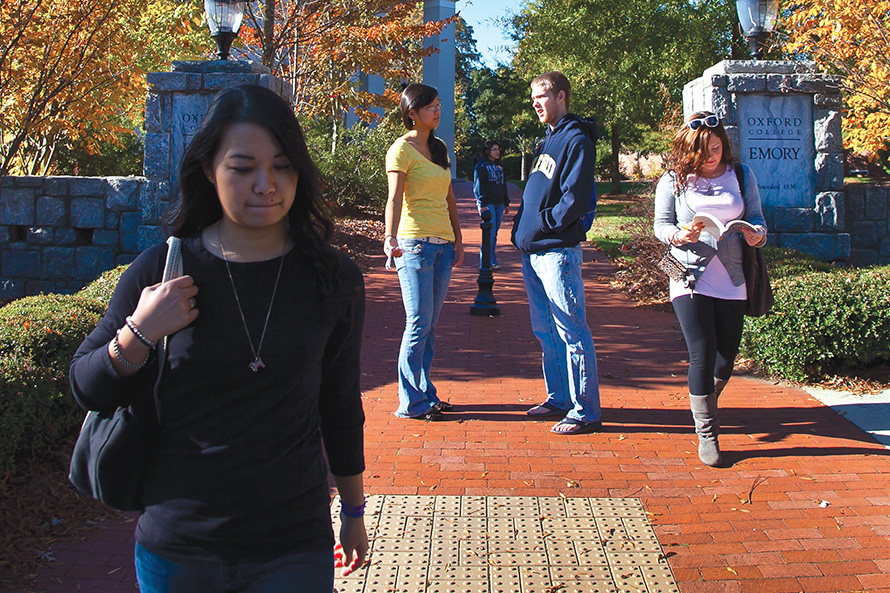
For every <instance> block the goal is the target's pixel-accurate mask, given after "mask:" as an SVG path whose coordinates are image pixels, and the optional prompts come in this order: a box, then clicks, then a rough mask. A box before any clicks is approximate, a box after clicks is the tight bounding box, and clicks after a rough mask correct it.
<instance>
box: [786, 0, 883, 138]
mask: <svg viewBox="0 0 890 593" xmlns="http://www.w3.org/2000/svg"><path fill="white" fill-rule="evenodd" d="M784 13H785V14H787V15H788V16H787V18H786V19H784V22H783V23H782V33H783V34H784V36H785V37H784V49H785V51H787V52H789V53H791V54H792V55H795V56H799V57H804V58H809V59H813V60H815V61H816V62H817V63H818V64H819V66H820V67H821V68H822V69H824V70H825V71H827V72H829V73H834V74H839V75H841V77H842V78H841V85H842V92H843V94H844V100H845V107H846V112H845V114H844V120H843V131H844V145H845V146H846V147H848V148H850V149H852V150H854V151H861V152H868V153H879V152H882V151H886V150H888V149H890V146H888V144H890V1H887V0H803V1H801V0H795V1H793V2H788V3H786V5H785V6H784Z"/></svg>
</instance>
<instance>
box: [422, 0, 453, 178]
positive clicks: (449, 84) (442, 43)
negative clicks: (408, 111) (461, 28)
mask: <svg viewBox="0 0 890 593" xmlns="http://www.w3.org/2000/svg"><path fill="white" fill-rule="evenodd" d="M455 3H456V0H424V3H423V20H424V22H430V21H440V20H443V19H447V18H449V17H452V16H454V12H455ZM454 35H455V31H454V24H453V23H452V24H450V25H448V26H447V27H445V28H444V29H443V30H442V32H441V33H440V34H439V37H438V38H429V39H425V40H424V42H423V45H424V47H430V46H431V45H432V46H434V47H436V48H438V50H439V51H438V52H436V53H434V54H432V55H431V56H429V57H426V58H424V59H423V83H424V84H427V85H429V86H432V87H436V89H437V90H438V91H439V99H441V100H442V115H441V118H440V119H439V128H438V129H437V130H436V135H437V136H438V137H439V138H441V139H442V140H444V141H445V144H447V145H448V152H449V155H450V157H451V174H452V176H454V173H455V170H456V168H455V167H456V165H457V163H456V162H455V158H454V76H455V73H454V61H455V50H454V47H455V44H454Z"/></svg>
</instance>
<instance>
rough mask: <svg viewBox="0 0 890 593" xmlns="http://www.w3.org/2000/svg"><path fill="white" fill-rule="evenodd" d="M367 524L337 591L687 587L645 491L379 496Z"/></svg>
mask: <svg viewBox="0 0 890 593" xmlns="http://www.w3.org/2000/svg"><path fill="white" fill-rule="evenodd" d="M339 511H340V502H339V500H334V504H333V505H332V506H331V516H332V518H333V521H334V529H335V532H336V531H337V530H339ZM365 524H366V525H367V527H368V536H369V537H370V539H371V551H370V554H369V558H368V562H367V563H366V565H365V567H364V568H363V569H361V570H360V571H358V572H357V573H356V574H353V575H350V576H349V577H346V578H342V577H340V576H337V577H336V581H335V586H334V589H335V592H337V593H484V592H486V591H488V592H491V593H678V592H679V589H678V588H677V585H676V582H675V581H674V577H673V575H672V574H671V570H670V567H669V566H668V564H667V561H666V560H665V559H664V557H663V553H662V550H661V546H660V545H659V543H658V539H657V538H656V537H655V532H654V531H653V529H652V527H651V526H650V525H649V521H648V520H647V518H646V513H645V511H644V510H643V505H642V503H641V502H640V500H639V499H637V498H561V497H530V496H527V497H507V496H387V495H380V496H371V497H369V498H368V502H367V506H366V509H365Z"/></svg>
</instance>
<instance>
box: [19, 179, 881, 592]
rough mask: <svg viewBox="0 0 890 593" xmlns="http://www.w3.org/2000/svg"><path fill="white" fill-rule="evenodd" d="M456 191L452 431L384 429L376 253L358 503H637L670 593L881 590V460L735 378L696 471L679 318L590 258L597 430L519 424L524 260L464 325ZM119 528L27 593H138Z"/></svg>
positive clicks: (805, 411) (785, 396) (389, 341)
mask: <svg viewBox="0 0 890 593" xmlns="http://www.w3.org/2000/svg"><path fill="white" fill-rule="evenodd" d="M455 189H456V190H457V193H458V196H459V202H460V203H461V212H462V220H463V221H464V224H463V226H464V228H465V231H464V232H465V239H466V242H467V243H468V245H469V247H468V251H469V253H468V257H467V262H466V263H465V264H464V266H463V267H461V268H459V269H457V270H456V272H455V275H454V278H453V280H452V285H451V290H450V292H449V294H448V298H447V301H446V303H445V307H444V309H443V311H442V316H441V320H440V323H439V328H438V335H439V339H438V343H437V358H436V360H435V362H434V378H435V379H436V384H437V386H438V388H439V394H440V396H441V397H442V399H446V400H450V401H451V402H452V403H453V404H455V406H456V413H454V414H452V415H451V416H452V417H453V418H454V420H453V421H451V422H442V423H424V422H417V421H409V420H402V419H399V418H396V417H395V416H393V415H392V412H393V410H394V409H395V407H396V390H395V360H396V357H397V352H398V347H399V340H400V336H401V332H402V329H403V324H404V314H403V310H402V305H401V298H400V293H399V287H398V279H397V277H396V276H395V274H388V273H386V272H384V271H383V269H382V257H381V262H380V263H381V266H380V267H379V268H378V271H375V272H373V273H371V274H369V275H368V276H367V277H366V279H365V281H366V284H367V294H368V317H367V323H366V326H365V350H364V362H363V365H364V366H363V370H364V379H365V381H364V386H363V388H364V392H365V411H366V414H367V425H366V430H365V435H366V458H367V472H366V484H367V490H368V493H369V494H380V495H427V496H428V495H461V496H476V495H486V496H534V497H563V496H564V497H596V498H639V499H640V500H641V502H642V505H643V508H644V509H645V511H646V513H647V516H648V518H649V522H650V523H651V524H652V526H653V527H654V530H655V533H656V535H657V537H658V541H659V542H660V544H661V546H662V548H663V550H664V551H665V553H666V554H667V555H668V558H667V561H668V563H669V565H670V568H671V570H672V572H673V576H674V578H675V579H676V581H677V584H678V585H679V589H680V591H682V592H683V593H694V592H699V591H708V592H724V591H726V592H735V591H789V592H794V591H806V592H817V591H826V592H839V591H869V592H877V591H890V538H888V535H890V513H888V510H890V458H888V451H887V449H885V448H884V447H882V446H881V445H879V444H878V443H876V442H875V441H874V440H873V439H872V438H870V437H869V436H868V435H867V434H866V433H864V432H863V431H862V430H860V429H859V428H857V427H856V426H854V425H853V424H851V423H849V422H848V421H847V420H845V419H843V418H842V417H840V416H838V415H837V414H836V413H835V412H834V411H832V410H831V409H829V408H827V407H825V406H824V405H823V404H821V403H820V402H818V401H817V400H816V399H814V398H813V397H811V396H809V395H808V394H806V393H805V392H804V391H802V390H800V389H796V388H792V387H786V386H782V385H774V384H772V383H768V382H763V381H759V380H754V379H748V378H743V377H738V378H735V379H733V381H732V382H731V383H730V384H729V387H727V389H726V391H725V393H724V395H723V396H722V397H721V400H720V401H721V408H722V424H723V426H724V429H723V436H722V437H721V445H722V449H723V450H724V451H725V453H724V456H725V457H726V458H727V460H728V461H729V462H730V463H731V466H730V467H728V468H725V469H712V468H708V467H706V466H703V465H702V464H701V463H700V462H699V461H698V457H697V455H696V453H695V451H696V445H695V437H694V435H693V433H692V426H691V425H692V421H691V415H690V413H689V411H688V408H687V398H686V390H685V365H684V359H685V357H686V351H685V348H684V344H683V340H682V336H681V335H680V332H679V328H678V326H677V323H676V319H675V317H674V316H673V315H672V314H670V313H662V312H655V311H650V310H646V309H641V308H638V307H635V306H634V305H633V303H632V302H630V301H628V300H627V299H626V298H624V297H623V296H622V295H621V294H619V293H617V292H615V291H614V290H612V289H611V288H609V287H608V285H606V284H602V283H597V282H596V278H597V277H598V276H600V275H607V274H609V273H610V271H611V268H610V265H609V264H608V263H607V262H606V261H605V260H604V259H603V258H602V256H600V255H598V254H597V253H596V252H593V251H589V252H587V253H586V254H585V264H584V268H585V270H584V275H585V277H586V278H588V279H589V282H588V285H587V304H588V320H589V323H590V326H591V329H592V330H593V335H594V339H595V341H596V345H597V352H598V357H599V374H600V384H601V393H602V403H603V420H604V422H605V427H604V430H603V432H602V433H601V434H593V435H583V436H575V437H567V436H558V435H554V434H551V433H550V432H549V431H548V428H549V426H550V424H551V423H552V421H549V422H548V421H533V420H530V419H528V418H527V417H526V416H525V414H524V410H525V409H526V408H527V407H529V406H530V405H532V404H534V403H537V402H539V401H540V400H541V398H542V393H543V380H542V378H541V368H540V350H539V347H538V344H537V342H536V340H535V338H534V336H533V335H532V333H531V329H530V326H529V320H528V309H527V303H526V299H525V291H524V289H523V285H522V279H521V273H520V267H519V256H518V253H517V252H516V251H515V250H513V249H511V248H509V247H504V248H502V249H501V251H500V252H499V260H500V263H501V265H502V267H503V269H502V270H501V271H499V272H498V273H496V284H495V296H496V297H497V299H498V302H499V303H500V306H501V312H502V314H501V315H500V316H498V317H493V318H487V317H481V318H480V317H473V316H471V315H470V314H469V306H470V304H471V303H472V301H473V297H474V296H475V294H476V265H477V261H478V259H477V258H478V251H477V247H476V246H478V243H479V237H480V232H479V230H478V228H477V227H474V225H476V223H477V220H478V217H476V216H475V215H474V211H475V210H474V207H473V204H472V199H471V197H468V196H469V195H470V194H469V185H468V184H465V183H461V184H456V186H455ZM507 218H508V219H509V218H512V216H509V217H507ZM510 226H511V225H510V224H509V223H507V224H505V227H504V228H503V229H502V231H501V240H502V243H503V244H504V245H506V244H507V243H508V241H509V229H510ZM823 501H824V502H823ZM132 527H133V525H132V523H129V524H125V523H109V524H107V525H106V526H105V528H104V529H100V530H96V531H93V532H91V533H89V534H88V535H87V538H86V539H85V540H83V541H78V542H69V543H60V544H59V545H57V546H56V548H55V549H54V550H53V554H54V557H55V559H56V563H55V564H53V565H52V566H51V567H50V568H48V569H46V570H44V571H43V572H42V573H41V575H40V578H39V580H38V584H37V587H36V590H37V591H48V592H50V591H51V592H57V591H65V592H69V591H71V592H73V591H83V592H90V591H103V592H118V591H121V592H124V591H125V592H130V591H133V590H134V585H133V581H134V578H133V570H132V552H131V550H132V537H131V535H130V532H131V531H132ZM381 593H382V592H381Z"/></svg>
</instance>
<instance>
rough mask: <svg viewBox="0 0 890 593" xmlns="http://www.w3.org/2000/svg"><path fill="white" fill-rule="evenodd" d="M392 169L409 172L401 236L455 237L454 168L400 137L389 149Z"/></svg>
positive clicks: (452, 239) (400, 228) (449, 239)
mask: <svg viewBox="0 0 890 593" xmlns="http://www.w3.org/2000/svg"><path fill="white" fill-rule="evenodd" d="M390 171H400V172H402V173H404V174H405V190H404V195H403V196H402V214H401V218H399V230H398V232H397V235H398V236H399V238H400V239H416V238H418V237H438V238H440V239H445V240H446V241H454V229H453V228H452V226H451V218H449V216H448V201H447V197H448V186H449V185H450V184H451V169H446V168H443V167H440V166H439V165H437V164H435V163H434V162H432V161H431V160H429V159H428V158H426V157H425V156H423V155H422V154H420V153H419V152H418V151H417V149H416V148H414V147H413V146H411V145H410V144H409V143H408V142H407V141H406V140H405V139H403V138H399V139H398V140H396V141H395V142H393V145H392V146H390V147H389V150H388V151H387V152H386V172H387V173H388V172H390Z"/></svg>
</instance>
